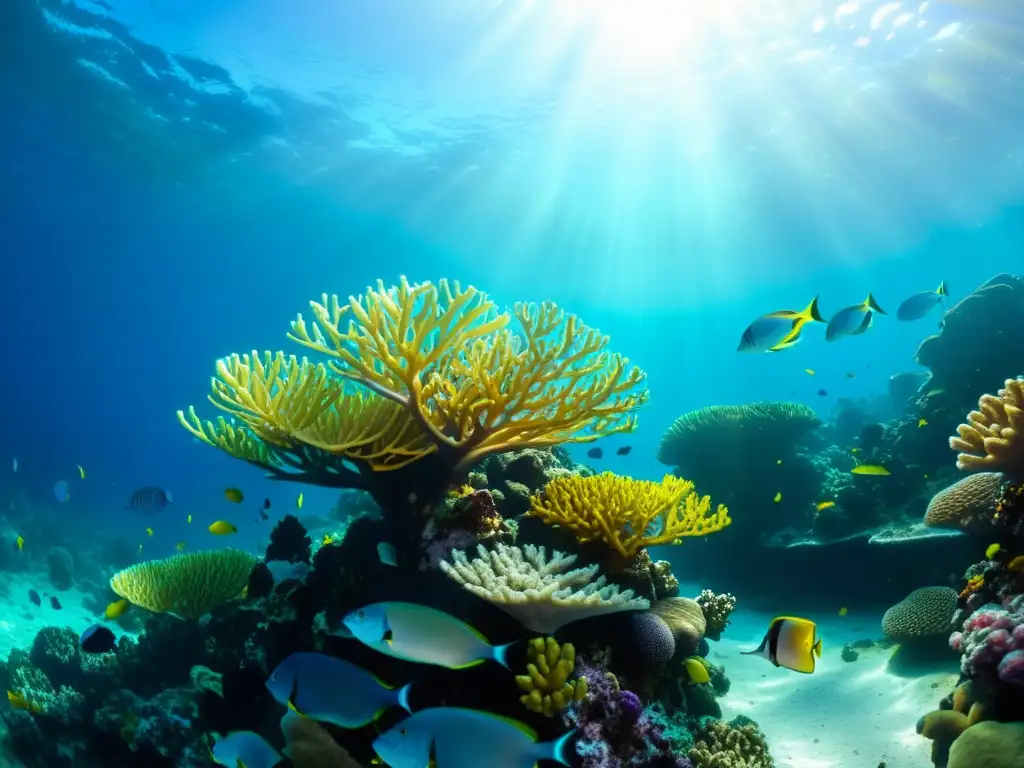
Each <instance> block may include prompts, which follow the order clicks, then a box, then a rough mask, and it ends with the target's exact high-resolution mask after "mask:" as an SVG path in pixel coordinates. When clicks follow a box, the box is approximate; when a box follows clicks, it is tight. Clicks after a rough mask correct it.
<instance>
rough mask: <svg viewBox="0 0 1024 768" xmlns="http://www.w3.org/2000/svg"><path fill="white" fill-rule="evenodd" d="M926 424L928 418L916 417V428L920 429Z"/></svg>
mask: <svg viewBox="0 0 1024 768" xmlns="http://www.w3.org/2000/svg"><path fill="white" fill-rule="evenodd" d="M927 426H928V419H918V420H917V428H918V429H920V428H921V427H927Z"/></svg>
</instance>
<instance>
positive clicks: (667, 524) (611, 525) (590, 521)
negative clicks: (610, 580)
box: [527, 472, 732, 558]
mask: <svg viewBox="0 0 1024 768" xmlns="http://www.w3.org/2000/svg"><path fill="white" fill-rule="evenodd" d="M527 514H528V515H529V516H530V517H538V518H540V519H541V520H543V521H544V522H545V523H548V524H549V525H558V526H561V527H563V528H566V529H568V530H570V531H572V533H573V534H574V535H575V536H576V538H577V540H578V541H580V542H581V543H586V542H589V541H595V540H600V541H602V542H604V543H605V544H606V545H608V547H609V548H611V549H612V550H614V551H616V552H618V553H619V555H621V556H622V557H623V558H627V557H632V556H633V555H635V554H636V553H637V552H638V551H639V550H641V549H643V548H644V547H649V546H653V545H656V544H679V543H681V542H682V540H683V539H684V538H686V537H689V536H707V535H708V534H710V533H715V532H717V531H720V530H722V529H723V528H725V527H726V526H728V525H729V524H730V523H731V522H732V520H730V518H729V510H728V509H726V508H725V507H724V506H723V505H721V504H719V505H718V507H717V508H716V509H712V506H711V498H710V497H708V496H703V497H702V496H698V495H697V494H696V493H695V492H694V490H693V483H691V482H689V481H688V480H683V479H681V478H678V477H673V476H672V475H665V478H664V479H663V480H662V481H661V482H660V483H655V482H651V481H648V480H634V479H632V478H630V477H622V476H620V475H615V474H613V473H611V472H604V473H602V474H600V475H593V476H591V477H581V476H579V475H567V476H565V477H558V478H555V479H554V480H552V481H551V482H549V483H548V484H547V485H546V486H545V487H544V490H543V492H542V493H540V494H538V495H536V496H534V497H532V498H531V499H530V511H529V512H528V513H527Z"/></svg>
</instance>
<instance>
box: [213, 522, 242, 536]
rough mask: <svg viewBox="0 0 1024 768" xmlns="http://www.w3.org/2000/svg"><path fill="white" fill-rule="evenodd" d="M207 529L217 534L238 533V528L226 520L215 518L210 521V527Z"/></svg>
mask: <svg viewBox="0 0 1024 768" xmlns="http://www.w3.org/2000/svg"><path fill="white" fill-rule="evenodd" d="M207 530H208V531H209V532H210V533H212V534H215V535H217V536H226V535H227V534H229V533H238V529H237V528H236V527H235V526H233V525H232V524H231V523H229V522H227V521H226V520H217V521H215V522H213V523H210V527H209V528H207Z"/></svg>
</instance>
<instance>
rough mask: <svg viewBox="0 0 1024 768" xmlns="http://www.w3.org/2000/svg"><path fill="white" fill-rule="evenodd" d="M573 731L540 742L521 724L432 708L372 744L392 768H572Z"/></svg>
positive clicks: (454, 709) (468, 711)
mask: <svg viewBox="0 0 1024 768" xmlns="http://www.w3.org/2000/svg"><path fill="white" fill-rule="evenodd" d="M574 733H575V731H570V732H569V733H567V734H565V735H564V736H561V737H559V738H558V739H557V740H556V741H546V742H538V737H537V734H536V733H535V732H534V731H532V730H531V729H530V728H529V727H527V726H526V725H524V724H523V723H518V722H516V721H515V720H510V719H509V718H506V717H499V716H498V715H492V714H490V713H489V712H478V711H477V710H475V709H461V708H459V707H433V708H431V709H423V710H420V711H419V712H417V713H415V714H414V715H411V716H410V717H407V718H406V719H405V720H402V721H401V722H400V723H398V724H397V725H395V726H394V727H393V728H391V729H390V730H389V731H386V732H385V733H383V734H381V735H380V736H378V737H377V739H376V740H375V741H374V742H373V749H374V751H376V753H377V755H378V756H380V759H381V760H383V761H384V762H385V763H387V764H388V765H389V766H391V768H423V767H424V766H428V765H429V766H434V768H533V766H535V765H536V764H537V762H538V761H540V760H554V761H555V762H559V763H561V764H562V765H569V764H570V763H569V752H570V750H569V746H570V742H571V741H572V737H573V734H574Z"/></svg>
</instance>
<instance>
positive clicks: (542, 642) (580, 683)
mask: <svg viewBox="0 0 1024 768" xmlns="http://www.w3.org/2000/svg"><path fill="white" fill-rule="evenodd" d="M526 659H527V663H526V674H525V675H516V685H518V686H519V688H520V690H522V691H523V692H524V693H523V695H522V696H520V697H519V701H520V702H522V704H523V706H524V707H526V708H527V709H528V710H530V711H531V712H537V713H539V714H542V715H544V716H545V717H554V716H555V715H556V714H558V713H559V712H561V711H562V710H563V709H565V708H566V707H568V706H569V705H570V704H573V703H576V704H578V703H580V702H581V701H583V700H584V699H586V697H587V679H586V678H585V677H577V678H575V679H570V678H571V677H572V673H573V671H574V670H575V668H576V649H575V648H574V647H573V644H572V643H559V642H558V641H557V640H556V639H555V638H553V637H548V638H543V637H535V638H533V639H532V640H530V644H529V646H528V647H527V649H526Z"/></svg>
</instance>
